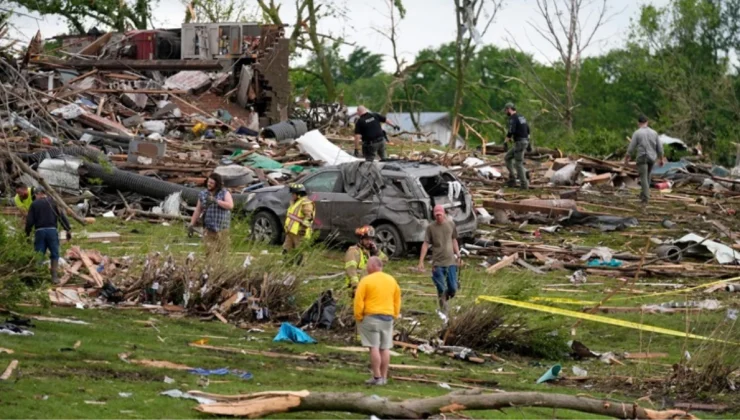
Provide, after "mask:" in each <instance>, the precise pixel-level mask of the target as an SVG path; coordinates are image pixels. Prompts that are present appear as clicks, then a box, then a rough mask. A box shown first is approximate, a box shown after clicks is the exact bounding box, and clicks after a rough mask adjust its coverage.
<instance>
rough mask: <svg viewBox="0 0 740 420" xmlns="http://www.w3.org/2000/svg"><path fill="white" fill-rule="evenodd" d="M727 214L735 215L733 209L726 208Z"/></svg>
mask: <svg viewBox="0 0 740 420" xmlns="http://www.w3.org/2000/svg"><path fill="white" fill-rule="evenodd" d="M727 214H728V215H729V216H734V215H735V209H727Z"/></svg>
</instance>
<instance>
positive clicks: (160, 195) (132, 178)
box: [80, 162, 247, 206]
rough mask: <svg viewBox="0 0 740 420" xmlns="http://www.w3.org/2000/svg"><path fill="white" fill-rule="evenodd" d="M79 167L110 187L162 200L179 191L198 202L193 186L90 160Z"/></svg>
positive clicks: (236, 198)
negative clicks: (105, 166)
mask: <svg viewBox="0 0 740 420" xmlns="http://www.w3.org/2000/svg"><path fill="white" fill-rule="evenodd" d="M80 168H81V170H84V173H83V174H81V175H84V176H86V177H88V178H99V179H101V180H102V181H103V185H105V186H106V187H108V188H111V189H115V190H121V191H130V192H134V193H137V194H141V195H143V196H146V197H151V198H154V199H157V200H164V199H165V198H167V196H168V195H170V194H173V193H176V192H181V193H182V199H183V201H185V202H186V203H187V204H188V205H191V206H194V205H196V204H197V202H198V193H200V190H198V189H195V188H190V187H185V186H183V185H180V184H174V183H172V182H167V181H162V180H161V179H156V178H151V177H148V176H144V175H139V174H137V173H133V172H128V171H123V170H120V169H118V168H112V167H111V168H104V167H102V166H100V165H97V164H94V163H90V162H84V163H83V164H82V165H81V166H80ZM232 196H233V199H234V203H235V204H237V203H241V202H245V201H246V199H247V194H233V195H232Z"/></svg>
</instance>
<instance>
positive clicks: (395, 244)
mask: <svg viewBox="0 0 740 420" xmlns="http://www.w3.org/2000/svg"><path fill="white" fill-rule="evenodd" d="M375 242H376V243H377V244H378V248H380V250H381V251H383V252H384V253H385V255H387V256H388V257H389V258H400V257H403V256H404V254H405V253H406V243H405V242H404V241H403V239H402V238H401V234H400V233H399V232H398V229H396V227H395V226H393V225H391V224H389V223H383V224H381V225H378V226H377V227H376V228H375Z"/></svg>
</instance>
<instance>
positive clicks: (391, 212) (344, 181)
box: [245, 161, 477, 257]
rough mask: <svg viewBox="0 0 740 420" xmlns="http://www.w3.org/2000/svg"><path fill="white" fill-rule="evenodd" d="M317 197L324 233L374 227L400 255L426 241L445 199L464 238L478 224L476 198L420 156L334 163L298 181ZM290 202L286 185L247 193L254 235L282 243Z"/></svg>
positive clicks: (344, 235) (387, 248)
mask: <svg viewBox="0 0 740 420" xmlns="http://www.w3.org/2000/svg"><path fill="white" fill-rule="evenodd" d="M296 182H298V183H301V184H303V185H305V187H306V190H307V191H308V196H309V198H310V199H311V200H312V201H313V202H314V203H315V206H316V215H315V218H314V229H315V230H316V231H317V232H318V233H319V238H320V239H327V238H329V239H330V240H333V241H339V242H353V241H356V240H357V238H355V235H354V232H355V229H356V228H357V227H358V226H363V225H372V226H374V227H375V232H376V241H377V243H378V247H379V248H380V249H382V250H383V252H385V253H386V254H387V255H389V256H393V257H400V256H403V255H405V254H406V252H407V251H408V250H409V249H410V248H411V247H413V246H415V245H418V244H420V243H421V242H423V241H424V235H425V232H426V228H427V225H428V224H429V223H431V222H432V220H433V218H432V209H433V207H434V206H435V205H436V204H441V205H443V206H444V207H445V209H447V214H448V216H449V217H450V218H451V219H452V220H453V221H454V222H455V224H456V226H457V232H458V235H459V236H460V237H461V238H465V237H472V236H473V234H474V233H475V230H476V228H477V221H476V217H475V211H474V210H473V199H472V196H471V195H470V192H469V191H468V190H467V189H466V188H465V186H464V185H463V184H462V183H461V182H460V180H459V179H458V178H457V177H456V176H455V175H454V174H453V173H452V172H450V171H449V170H448V169H447V168H445V167H443V166H440V165H436V164H431V163H420V162H406V161H387V162H381V163H377V162H376V163H367V162H352V163H345V164H341V165H339V166H330V167H324V168H321V169H319V170H318V171H316V172H314V173H311V174H309V175H306V176H304V177H303V178H301V179H300V180H298V181H296ZM289 204H290V192H289V191H288V187H287V186H276V187H268V188H261V189H259V190H256V191H254V192H253V193H251V194H249V196H248V198H247V202H246V205H245V210H246V211H247V212H249V213H251V214H252V216H253V217H252V238H253V239H254V240H257V241H265V242H271V243H273V244H279V243H280V242H281V240H282V238H283V221H284V220H285V215H286V213H287V211H288V206H289Z"/></svg>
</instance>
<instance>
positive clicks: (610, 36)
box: [14, 0, 669, 69]
mask: <svg viewBox="0 0 740 420" xmlns="http://www.w3.org/2000/svg"><path fill="white" fill-rule="evenodd" d="M558 1H560V0H558ZM668 1H669V0H608V6H607V7H608V8H609V15H610V16H612V17H611V19H610V21H609V22H608V23H607V24H606V25H604V27H603V28H602V29H601V31H600V32H599V33H598V34H597V36H596V38H595V41H594V42H593V44H592V46H591V47H590V48H589V49H588V50H587V51H586V55H595V54H599V53H602V52H605V51H608V50H609V49H611V48H615V47H619V46H621V45H623V43H624V42H625V40H626V38H627V35H628V33H629V27H630V22H631V20H633V19H635V18H637V16H638V14H639V10H640V6H641V5H643V4H653V5H655V6H664V5H666V4H667V3H668ZM246 2H247V4H256V2H255V1H254V0H246ZM403 2H404V5H405V7H406V10H407V14H406V18H405V19H404V20H402V21H401V22H400V24H399V40H398V41H399V51H400V52H401V53H402V54H403V56H404V57H405V58H406V59H407V60H408V61H412V59H413V57H414V56H415V54H416V53H417V52H418V51H420V50H422V49H424V48H429V47H436V46H439V45H440V44H443V43H445V42H449V41H451V40H454V38H455V14H454V2H453V0H403ZM585 2H586V3H588V2H589V0H586V1H585ZM590 2H591V3H597V4H598V3H600V0H590ZM282 3H283V7H282V9H281V13H282V14H283V17H282V18H283V21H284V22H285V23H291V22H294V21H295V10H294V9H295V7H294V2H293V1H292V0H287V1H283V2H282ZM337 3H342V2H337ZM343 3H344V6H343V7H344V8H345V10H346V12H347V14H346V19H345V18H342V19H331V20H328V21H326V22H321V23H320V30H321V32H322V33H331V34H335V35H344V36H345V38H346V39H347V40H348V41H350V42H354V43H356V44H357V45H361V46H365V47H366V48H368V49H370V50H371V51H374V52H381V53H386V54H388V55H390V44H389V42H388V40H387V39H386V38H384V37H383V36H382V35H380V34H378V33H377V32H376V31H374V30H373V29H374V28H376V29H381V30H387V28H388V27H389V20H388V17H387V16H388V6H387V4H386V1H385V0H345V1H344V2H343ZM595 9H596V7H593V6H592V7H590V8H588V9H587V10H586V13H584V14H583V16H584V17H586V18H585V19H586V20H585V22H584V23H585V24H586V25H587V26H588V27H591V25H592V23H593V22H595V20H596V10H595ZM19 12H26V11H25V10H19ZM184 14H185V8H184V7H183V5H182V4H181V2H180V1H179V0H160V1H159V2H158V4H157V5H156V6H155V9H154V16H153V18H154V22H155V23H156V24H157V25H159V26H160V27H169V28H171V27H178V26H179V25H180V24H181V22H182V18H183V16H184ZM14 22H15V23H16V25H17V27H18V28H19V29H20V30H21V32H22V35H21V36H20V38H21V39H22V40H24V41H27V40H28V39H30V37H31V36H33V35H34V34H35V33H36V31H37V30H39V29H40V30H41V33H42V36H43V37H44V38H48V37H51V36H54V35H58V34H62V33H65V32H66V31H67V25H66V24H65V23H64V20H63V19H61V18H54V17H45V18H38V19H34V18H31V17H26V16H19V15H16V17H15V18H14ZM530 22H534V23H536V22H542V20H541V18H539V16H538V12H537V7H536V0H508V1H506V4H505V5H504V8H503V9H502V10H500V11H499V13H498V14H497V16H496V20H495V22H494V24H493V25H492V26H491V28H490V30H489V31H488V33H487V34H485V36H484V37H483V42H484V43H486V44H495V45H498V46H502V47H506V46H508V39H510V38H511V37H512V36H513V37H514V38H516V39H517V42H518V43H519V44H520V45H521V46H522V47H523V48H524V49H525V50H526V51H527V52H529V53H531V54H533V55H534V56H535V57H536V58H537V59H539V60H548V59H554V58H556V57H557V54H556V51H555V49H554V48H553V47H552V46H551V45H549V44H548V43H547V41H544V40H543V39H542V38H541V37H539V35H537V33H536V32H535V31H534V30H533V29H532V28H531V27H530V26H529V23H530ZM582 22H583V21H582ZM385 67H386V68H387V69H390V68H391V63H390V61H389V60H386V65H385Z"/></svg>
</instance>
